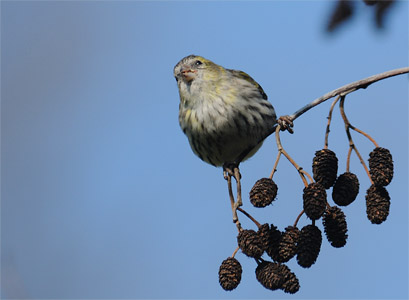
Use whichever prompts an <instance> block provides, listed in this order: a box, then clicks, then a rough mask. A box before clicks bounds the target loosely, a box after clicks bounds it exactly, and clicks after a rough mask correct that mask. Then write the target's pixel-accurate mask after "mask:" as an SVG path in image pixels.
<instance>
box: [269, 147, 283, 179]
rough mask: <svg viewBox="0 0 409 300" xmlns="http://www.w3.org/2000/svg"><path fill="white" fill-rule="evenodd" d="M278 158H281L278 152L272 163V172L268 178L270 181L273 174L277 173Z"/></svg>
mask: <svg viewBox="0 0 409 300" xmlns="http://www.w3.org/2000/svg"><path fill="white" fill-rule="evenodd" d="M280 157H281V152H280V151H278V153H277V158H276V161H275V163H274V167H273V170H272V171H271V174H270V177H269V178H270V179H273V176H274V173H275V172H276V171H277V165H278V162H279V160H280Z"/></svg>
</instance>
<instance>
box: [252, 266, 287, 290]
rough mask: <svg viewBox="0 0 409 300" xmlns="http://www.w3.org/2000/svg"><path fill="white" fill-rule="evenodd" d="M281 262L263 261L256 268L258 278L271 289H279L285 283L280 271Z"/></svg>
mask: <svg viewBox="0 0 409 300" xmlns="http://www.w3.org/2000/svg"><path fill="white" fill-rule="evenodd" d="M279 266H280V264H278V263H275V262H270V261H263V262H262V263H260V264H259V265H258V266H257V268H256V278H257V280H258V281H259V282H260V283H261V285H262V286H264V287H265V288H266V289H269V290H273V291H274V290H277V289H280V288H281V287H282V284H283V283H284V277H283V274H282V273H281V272H280V268H279Z"/></svg>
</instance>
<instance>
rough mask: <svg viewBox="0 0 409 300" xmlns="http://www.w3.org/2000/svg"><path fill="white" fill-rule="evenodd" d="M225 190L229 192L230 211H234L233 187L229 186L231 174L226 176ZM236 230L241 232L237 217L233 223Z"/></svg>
mask: <svg viewBox="0 0 409 300" xmlns="http://www.w3.org/2000/svg"><path fill="white" fill-rule="evenodd" d="M227 188H228V190H229V198H230V205H231V209H232V211H234V195H233V187H232V184H231V174H227ZM235 224H236V227H237V230H238V231H239V232H240V230H241V224H240V221H239V218H238V217H237V220H236V221H235Z"/></svg>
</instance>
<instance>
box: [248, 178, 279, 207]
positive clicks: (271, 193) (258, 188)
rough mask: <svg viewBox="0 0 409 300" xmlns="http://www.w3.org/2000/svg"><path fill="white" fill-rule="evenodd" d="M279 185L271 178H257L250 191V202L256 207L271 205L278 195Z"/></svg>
mask: <svg viewBox="0 0 409 300" xmlns="http://www.w3.org/2000/svg"><path fill="white" fill-rule="evenodd" d="M277 190H278V187H277V185H276V184H275V182H274V181H273V180H272V179H270V178H261V179H259V180H257V182H256V183H255V184H254V186H253V188H252V189H251V191H250V202H251V203H252V204H253V205H254V206H255V207H265V206H267V205H270V204H271V203H272V202H273V201H274V199H275V197H276V196H277Z"/></svg>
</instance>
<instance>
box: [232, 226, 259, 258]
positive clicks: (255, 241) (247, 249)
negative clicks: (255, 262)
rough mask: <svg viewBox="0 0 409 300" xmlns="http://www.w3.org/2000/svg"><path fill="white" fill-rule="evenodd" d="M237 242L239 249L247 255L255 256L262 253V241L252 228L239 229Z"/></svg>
mask: <svg viewBox="0 0 409 300" xmlns="http://www.w3.org/2000/svg"><path fill="white" fill-rule="evenodd" d="M237 242H238V245H239V247H240V249H241V251H243V253H244V254H246V255H247V256H250V257H255V258H257V257H260V256H261V255H263V252H264V249H263V241H262V239H261V238H260V236H259V235H258V234H257V232H255V231H254V230H252V229H244V230H241V231H240V233H239V235H238V236H237Z"/></svg>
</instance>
